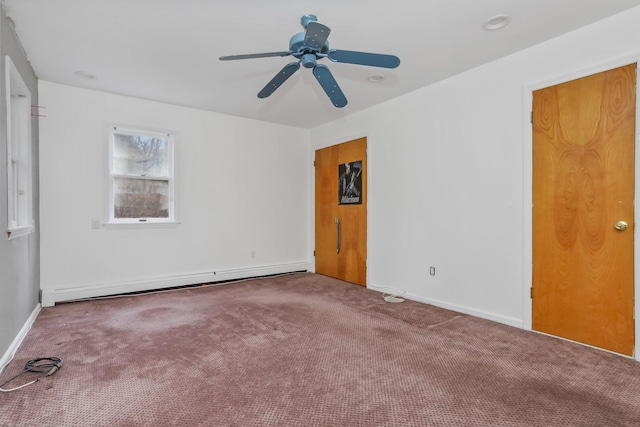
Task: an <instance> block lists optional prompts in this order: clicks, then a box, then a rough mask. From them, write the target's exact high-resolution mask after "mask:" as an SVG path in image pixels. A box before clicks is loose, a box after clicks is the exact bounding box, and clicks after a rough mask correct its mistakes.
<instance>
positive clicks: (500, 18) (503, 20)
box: [482, 14, 511, 31]
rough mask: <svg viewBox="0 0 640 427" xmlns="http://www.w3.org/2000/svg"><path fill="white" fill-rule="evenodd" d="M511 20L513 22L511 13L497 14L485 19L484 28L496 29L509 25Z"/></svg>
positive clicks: (488, 29)
mask: <svg viewBox="0 0 640 427" xmlns="http://www.w3.org/2000/svg"><path fill="white" fill-rule="evenodd" d="M510 22H511V16H510V15H506V14H502V15H496V16H492V17H491V18H489V19H487V20H486V21H484V23H483V24H482V28H483V29H485V30H486V31H496V30H500V29H502V28H504V27H506V26H507V25H509V23H510Z"/></svg>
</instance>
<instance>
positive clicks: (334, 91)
mask: <svg viewBox="0 0 640 427" xmlns="http://www.w3.org/2000/svg"><path fill="white" fill-rule="evenodd" d="M300 22H301V24H302V27H303V28H304V29H305V31H304V32H302V33H298V34H296V35H294V36H293V37H291V40H290V41H289V50H285V51H281V52H267V53H251V54H247V55H229V56H221V57H220V60H221V61H233V60H236V59H252V58H267V57H272V56H289V55H291V56H293V57H294V58H296V59H297V60H298V61H297V62H290V63H288V64H287V65H285V66H284V68H283V69H282V70H280V72H279V73H278V74H276V76H275V77H274V78H273V79H271V81H270V82H269V83H267V85H266V86H265V87H264V88H263V89H262V90H261V91H260V92H259V93H258V98H266V97H268V96H269V95H271V94H272V93H273V92H275V90H276V89H278V88H279V87H280V86H281V85H282V84H283V83H284V82H285V81H287V79H288V78H289V77H291V76H292V75H293V73H295V72H296V71H298V69H299V68H300V64H302V66H303V67H305V68H312V69H313V75H314V76H315V78H316V80H318V83H320V86H322V89H323V90H324V91H325V93H326V94H327V96H328V97H329V99H330V100H331V102H332V103H333V105H335V106H336V107H338V108H342V107H344V106H345V105H347V98H346V97H345V96H344V93H342V90H341V89H340V86H338V82H336V79H335V78H334V77H333V74H331V71H329V67H327V66H326V65H323V64H318V62H317V61H318V60H319V59H322V58H329V59H330V60H331V61H333V62H343V63H347V64H357V65H368V66H371V67H382V68H396V67H397V66H398V65H400V59H399V58H398V57H397V56H394V55H383V54H379V53H367V52H357V51H352V50H337V49H331V50H330V49H329V42H328V41H327V39H328V38H329V33H330V32H331V29H330V28H329V27H327V26H326V25H324V24H321V23H320V22H318V18H317V17H316V16H315V15H305V16H303V17H302V18H301V19H300Z"/></svg>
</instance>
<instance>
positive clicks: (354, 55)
mask: <svg viewBox="0 0 640 427" xmlns="http://www.w3.org/2000/svg"><path fill="white" fill-rule="evenodd" d="M327 56H328V57H329V59H330V60H332V61H334V62H344V63H347V64H358V65H369V66H370V67H382V68H396V67H397V66H398V65H400V58H398V57H397V56H394V55H383V54H381V53H367V52H355V51H352V50H335V49H333V50H330V51H329V52H328V55H327Z"/></svg>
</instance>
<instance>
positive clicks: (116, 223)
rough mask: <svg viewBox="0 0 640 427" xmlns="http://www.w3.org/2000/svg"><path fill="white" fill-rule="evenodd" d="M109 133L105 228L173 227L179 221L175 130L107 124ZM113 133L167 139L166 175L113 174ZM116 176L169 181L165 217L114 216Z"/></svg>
mask: <svg viewBox="0 0 640 427" xmlns="http://www.w3.org/2000/svg"><path fill="white" fill-rule="evenodd" d="M108 133H109V205H108V209H109V213H108V222H107V223H106V224H103V226H104V227H105V228H107V229H118V228H138V227H140V228H158V227H160V228H164V227H175V226H177V225H178V224H179V223H178V222H177V221H176V216H175V197H174V187H175V175H174V166H173V164H174V153H175V132H171V131H163V130H146V129H143V128H141V127H140V128H138V127H130V126H117V125H110V126H108ZM115 134H120V135H122V134H125V135H135V136H150V137H156V138H163V139H167V162H168V165H167V166H168V168H167V176H153V177H148V176H142V175H131V174H128V175H120V174H115V173H114V170H113V167H114V162H113V159H114V144H115ZM117 178H135V179H145V180H161V181H169V214H168V217H167V218H115V191H114V180H115V179H117Z"/></svg>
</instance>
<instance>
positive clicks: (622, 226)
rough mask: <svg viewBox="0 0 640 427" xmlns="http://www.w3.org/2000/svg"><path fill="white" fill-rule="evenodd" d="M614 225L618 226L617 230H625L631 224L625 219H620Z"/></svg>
mask: <svg viewBox="0 0 640 427" xmlns="http://www.w3.org/2000/svg"><path fill="white" fill-rule="evenodd" d="M614 227H616V230H619V231H624V230H626V229H627V228H629V224H627V223H626V222H625V221H618V222H616V225H615V226H614Z"/></svg>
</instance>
